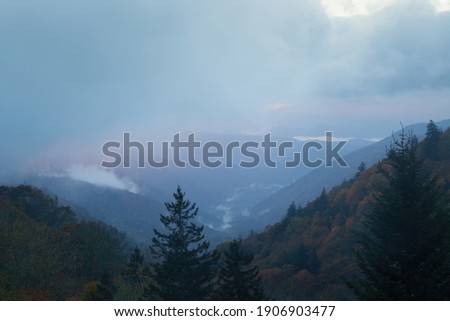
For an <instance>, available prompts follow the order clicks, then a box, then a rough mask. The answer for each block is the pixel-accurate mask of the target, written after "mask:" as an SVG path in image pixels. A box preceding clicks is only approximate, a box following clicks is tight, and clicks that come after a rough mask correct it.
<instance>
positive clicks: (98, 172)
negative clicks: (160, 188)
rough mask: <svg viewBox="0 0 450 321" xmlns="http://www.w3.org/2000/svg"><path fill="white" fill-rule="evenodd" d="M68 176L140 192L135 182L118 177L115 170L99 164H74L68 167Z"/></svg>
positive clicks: (100, 184)
mask: <svg viewBox="0 0 450 321" xmlns="http://www.w3.org/2000/svg"><path fill="white" fill-rule="evenodd" d="M67 176H69V177H70V178H73V179H75V180H79V181H83V182H86V183H90V184H94V185H99V186H106V187H112V188H117V189H122V190H127V191H129V192H132V193H137V192H138V187H137V186H136V184H134V183H133V182H131V181H129V180H127V179H123V178H120V177H118V176H117V175H116V174H115V173H114V172H113V171H110V170H106V169H102V168H99V167H97V166H92V165H90V166H84V165H73V166H71V167H70V168H69V169H67Z"/></svg>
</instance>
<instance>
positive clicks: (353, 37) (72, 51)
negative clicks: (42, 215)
mask: <svg viewBox="0 0 450 321" xmlns="http://www.w3.org/2000/svg"><path fill="white" fill-rule="evenodd" d="M449 31H450V1H448V0H433V1H431V0H353V1H351V0H322V1H319V0H297V1H294V0H276V1H275V0H272V1H268V0H245V1H243V0H227V1H218V0H217V1H214V0H203V1H197V0H189V1H187V0H183V1H182V0H179V1H170V0H126V1H125V0H121V1H113V0H77V1H63V0H54V1H51V0H39V1H36V0H22V1H18V0H11V1H7V0H0V46H1V47H0V110H1V117H0V144H1V145H0V148H1V150H2V156H0V157H1V158H2V162H0V165H2V167H3V171H5V168H6V169H7V167H8V166H11V164H12V163H13V162H14V164H17V163H18V162H19V163H22V162H26V161H27V160H29V159H30V158H33V157H34V156H35V155H38V154H39V155H42V154H45V153H48V154H51V153H53V154H55V153H56V154H57V152H55V151H61V150H63V149H61V146H65V147H66V148H67V146H72V147H73V148H72V152H74V150H75V153H77V154H82V151H83V150H94V151H97V152H99V151H100V150H101V145H100V144H99V142H101V141H104V140H109V139H114V138H117V137H120V135H121V133H122V132H123V131H130V132H132V133H136V134H139V135H141V136H144V137H146V138H148V139H149V140H150V139H152V138H154V137H155V138H157V137H164V136H167V135H172V134H174V133H176V132H178V131H191V130H192V131H201V132H216V133H247V134H252V133H254V134H262V133H266V132H268V131H273V132H275V133H278V134H279V135H288V136H291V137H294V136H313V135H320V136H323V132H324V131H325V130H334V131H335V132H336V135H337V136H341V137H342V136H343V137H358V138H374V137H383V136H386V135H388V134H389V133H390V132H391V131H392V130H395V129H397V128H398V127H399V122H400V121H401V122H403V123H404V124H411V123H415V122H425V121H428V120H429V119H434V120H442V119H446V118H450V113H449V111H450V58H449V53H450V36H449Z"/></svg>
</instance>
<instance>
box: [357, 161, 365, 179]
mask: <svg viewBox="0 0 450 321" xmlns="http://www.w3.org/2000/svg"><path fill="white" fill-rule="evenodd" d="M365 170H366V163H364V162H361V163H360V164H359V166H358V172H357V173H356V177H358V176H359V175H361V174H362V173H363V172H364V171H365Z"/></svg>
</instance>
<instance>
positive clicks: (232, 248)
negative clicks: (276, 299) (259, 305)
mask: <svg viewBox="0 0 450 321" xmlns="http://www.w3.org/2000/svg"><path fill="white" fill-rule="evenodd" d="M224 255H225V262H224V266H223V267H222V268H221V269H220V271H219V289H218V298H219V299H220V300H227V301H257V300H263V299H264V296H263V291H262V288H261V278H260V276H259V270H258V267H257V266H253V267H252V266H251V262H252V260H253V256H252V255H250V254H248V253H246V252H245V251H244V249H243V248H242V242H241V241H240V240H233V241H232V242H230V243H229V245H228V249H227V250H226V251H225V252H224Z"/></svg>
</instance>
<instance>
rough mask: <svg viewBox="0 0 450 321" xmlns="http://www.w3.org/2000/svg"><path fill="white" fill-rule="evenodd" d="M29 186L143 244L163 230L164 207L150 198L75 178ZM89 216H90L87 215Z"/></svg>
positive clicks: (33, 179)
mask: <svg viewBox="0 0 450 321" xmlns="http://www.w3.org/2000/svg"><path fill="white" fill-rule="evenodd" d="M27 183H30V184H33V185H35V186H38V187H40V188H42V189H44V190H46V191H48V192H50V193H51V194H54V195H57V196H58V197H59V198H61V199H64V201H65V202H67V203H68V204H69V205H72V206H73V205H76V206H75V209H76V208H77V206H78V207H81V208H84V209H86V210H87V211H88V214H87V215H88V216H90V217H92V218H94V219H96V220H100V221H102V222H105V223H107V224H110V225H112V226H114V227H116V228H118V229H119V230H121V231H124V232H126V233H127V235H128V236H129V237H131V238H132V239H134V240H136V241H137V242H139V243H144V244H147V243H149V242H150V239H151V235H152V233H153V228H157V227H159V226H160V221H159V214H160V213H163V211H164V205H163V204H162V202H158V201H156V200H154V199H152V198H151V197H149V196H143V195H140V194H135V193H131V192H129V191H126V190H120V189H114V188H109V187H101V186H97V185H93V184H89V183H85V182H81V181H76V180H73V179H71V178H67V177H64V178H60V177H31V178H28V179H27ZM85 215H86V214H85Z"/></svg>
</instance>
